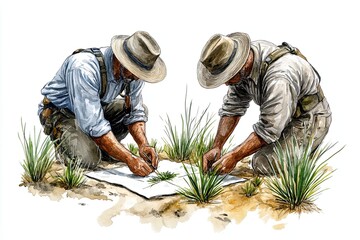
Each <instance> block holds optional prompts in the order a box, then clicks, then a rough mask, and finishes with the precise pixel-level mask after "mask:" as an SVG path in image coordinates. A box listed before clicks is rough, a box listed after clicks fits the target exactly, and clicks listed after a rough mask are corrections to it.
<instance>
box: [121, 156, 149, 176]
mask: <svg viewBox="0 0 360 240" xmlns="http://www.w3.org/2000/svg"><path fill="white" fill-rule="evenodd" d="M127 165H128V167H129V169H130V171H131V172H133V173H134V174H135V175H138V176H141V177H145V176H147V175H149V174H150V173H151V172H153V171H154V169H153V168H152V167H150V166H149V164H148V163H147V162H145V161H144V159H142V158H140V157H135V156H134V157H132V159H131V161H128V162H127Z"/></svg>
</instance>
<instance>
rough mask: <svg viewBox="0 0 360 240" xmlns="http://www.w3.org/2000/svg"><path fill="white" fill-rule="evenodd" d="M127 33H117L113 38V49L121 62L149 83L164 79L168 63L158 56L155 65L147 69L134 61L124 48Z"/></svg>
mask: <svg viewBox="0 0 360 240" xmlns="http://www.w3.org/2000/svg"><path fill="white" fill-rule="evenodd" d="M128 37H129V36H127V35H117V36H114V37H113V38H112V39H111V49H112V51H113V53H114V54H115V57H116V58H117V59H118V60H119V61H120V63H121V64H122V65H123V66H124V67H125V68H126V69H128V70H129V71H130V72H131V73H133V74H134V75H135V76H137V77H138V78H139V79H141V80H144V81H146V82H149V83H157V82H160V81H162V80H163V79H164V78H165V76H166V65H165V63H164V61H163V60H162V59H161V58H160V57H158V58H157V60H156V61H155V63H154V66H153V67H152V68H151V69H150V70H146V69H144V68H142V67H140V66H139V65H137V64H136V63H134V62H133V61H132V60H131V59H130V58H129V57H128V55H127V53H126V52H125V50H124V47H123V44H124V41H125V39H126V38H128Z"/></svg>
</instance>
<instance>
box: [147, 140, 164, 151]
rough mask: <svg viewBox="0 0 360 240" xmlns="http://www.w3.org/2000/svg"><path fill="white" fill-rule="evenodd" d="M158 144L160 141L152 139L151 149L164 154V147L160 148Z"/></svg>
mask: <svg viewBox="0 0 360 240" xmlns="http://www.w3.org/2000/svg"><path fill="white" fill-rule="evenodd" d="M157 144H158V141H157V140H156V139H154V138H152V139H151V140H150V143H149V145H150V146H151V147H153V148H155V151H156V152H157V153H160V152H162V151H163V150H164V149H163V148H162V147H159V146H158V145H157Z"/></svg>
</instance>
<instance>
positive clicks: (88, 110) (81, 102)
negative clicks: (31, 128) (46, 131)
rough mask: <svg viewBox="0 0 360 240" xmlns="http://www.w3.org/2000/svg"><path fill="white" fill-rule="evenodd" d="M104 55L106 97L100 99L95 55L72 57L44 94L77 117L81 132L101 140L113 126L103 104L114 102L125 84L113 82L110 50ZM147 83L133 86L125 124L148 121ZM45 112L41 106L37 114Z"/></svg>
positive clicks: (109, 48) (48, 84)
mask: <svg viewBox="0 0 360 240" xmlns="http://www.w3.org/2000/svg"><path fill="white" fill-rule="evenodd" d="M100 50H101V51H102V53H103V55H104V61H105V66H106V70H107V87H106V93H105V95H104V97H103V98H102V99H100V93H101V76H100V67H99V64H98V61H97V60H96V57H95V56H94V55H93V54H92V53H85V52H82V53H77V54H74V55H70V56H69V57H68V58H66V60H65V61H64V63H63V65H62V66H61V67H60V69H59V70H58V72H57V73H56V75H55V77H54V78H53V79H52V80H51V81H50V82H48V83H47V84H46V85H45V86H44V87H43V89H42V90H41V94H42V95H44V96H46V97H47V98H48V99H49V100H50V101H51V102H52V103H53V104H54V105H55V106H57V107H58V108H67V109H69V110H70V111H72V112H73V113H74V114H75V117H76V120H77V122H78V125H79V127H80V129H81V130H82V131H83V132H85V133H86V134H88V135H90V136H92V137H100V136H102V135H104V134H106V133H107V132H109V131H110V130H111V127H110V123H109V122H108V121H107V120H106V119H105V118H104V113H103V109H102V104H101V102H103V103H105V104H106V103H109V102H111V101H113V100H114V99H115V98H116V97H117V96H118V95H119V93H120V91H121V89H122V85H123V84H124V80H123V79H122V78H120V79H118V80H116V79H114V74H113V69H112V60H113V52H112V49H111V47H105V48H101V49H100ZM143 86H144V81H142V80H136V81H132V82H131V83H130V97H131V112H130V113H129V114H127V115H126V116H125V118H124V124H125V125H129V124H132V123H134V122H138V121H147V117H146V115H145V109H144V107H143V100H142V95H141V91H142V88H143ZM42 109H43V105H42V103H40V104H39V108H38V114H40V113H41V111H42Z"/></svg>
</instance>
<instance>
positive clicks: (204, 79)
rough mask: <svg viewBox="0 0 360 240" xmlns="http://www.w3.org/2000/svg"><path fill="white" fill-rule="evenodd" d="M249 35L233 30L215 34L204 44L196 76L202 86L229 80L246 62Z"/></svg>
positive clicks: (217, 84)
mask: <svg viewBox="0 0 360 240" xmlns="http://www.w3.org/2000/svg"><path fill="white" fill-rule="evenodd" d="M249 52H250V37H249V35H247V34H246V33H240V32H235V33H231V34H229V35H227V36H224V35H221V34H215V35H214V36H212V37H211V38H210V39H209V40H208V41H207V42H206V44H205V46H204V48H203V50H202V52H201V56H200V60H199V62H198V66H197V77H198V81H199V83H200V85H201V86H202V87H204V88H216V87H219V86H220V85H221V84H224V83H225V82H227V81H228V80H230V79H231V78H232V77H233V76H235V75H236V73H238V72H239V71H240V69H241V68H242V67H243V66H244V64H245V63H246V60H247V58H248V56H249Z"/></svg>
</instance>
